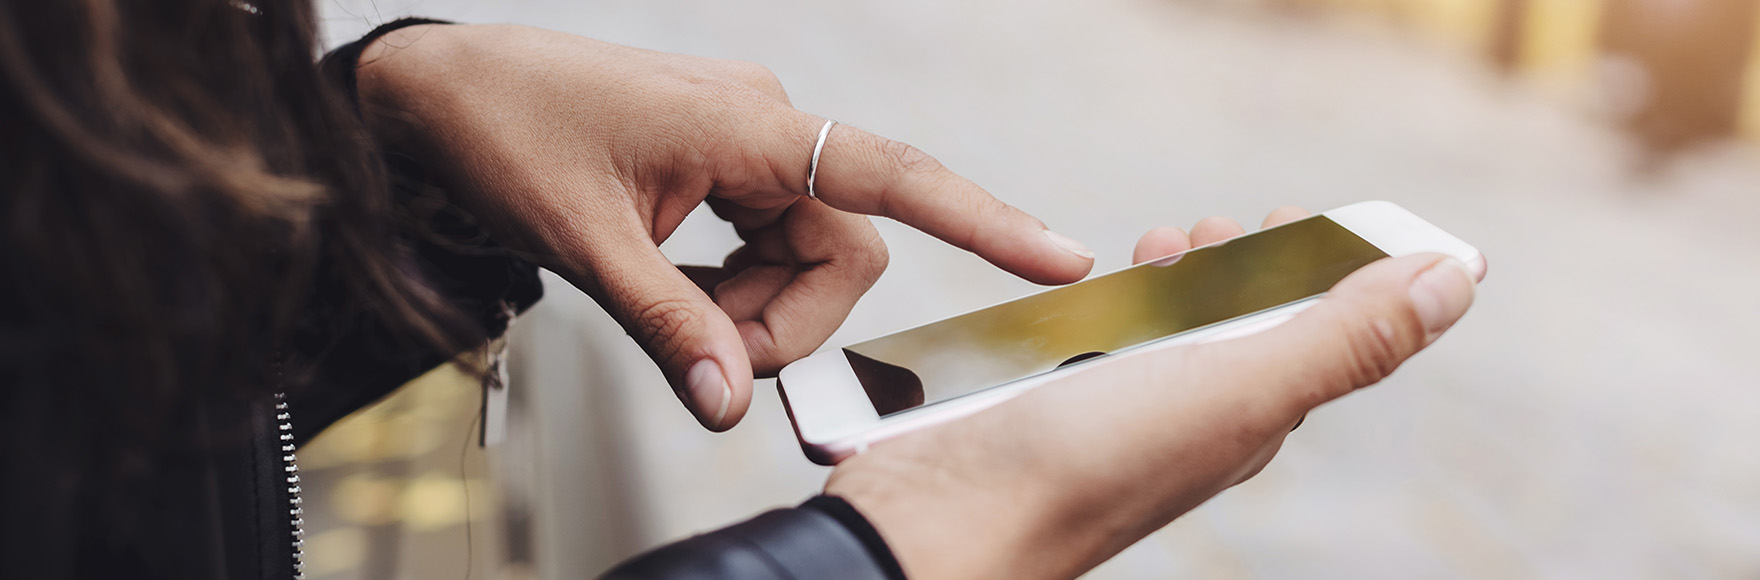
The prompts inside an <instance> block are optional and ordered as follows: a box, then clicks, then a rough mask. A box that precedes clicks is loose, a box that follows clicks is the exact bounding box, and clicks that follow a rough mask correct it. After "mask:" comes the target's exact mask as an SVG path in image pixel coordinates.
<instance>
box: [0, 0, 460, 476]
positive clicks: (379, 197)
mask: <svg viewBox="0 0 1760 580" xmlns="http://www.w3.org/2000/svg"><path fill="white" fill-rule="evenodd" d="M314 31H315V14H314V10H313V7H312V5H311V4H310V3H309V2H305V1H298V0H292V1H282V2H273V1H271V2H261V3H255V4H245V3H242V2H240V1H239V0H153V1H125V0H52V1H40V0H0V248H3V249H0V275H3V276H4V280H3V281H0V421H5V422H7V423H8V425H7V427H6V428H5V429H0V433H4V434H6V435H8V436H10V437H11V438H17V437H20V436H29V437H40V438H46V439H51V440H53V441H51V442H50V443H53V444H54V445H57V446H58V448H64V450H65V451H67V453H59V454H58V453H42V454H39V455H38V456H39V457H42V458H44V459H43V461H46V462H50V463H56V465H24V466H21V465H18V462H21V461H24V460H23V459H20V455H17V454H11V453H10V452H9V454H11V457H10V458H8V459H7V462H8V463H13V465H10V466H7V469H8V470H9V473H6V474H5V475H6V476H7V477H16V476H24V477H37V476H40V477H47V478H55V477H60V478H64V479H67V480H68V481H67V483H69V484H70V485H80V482H81V481H84V482H85V483H84V484H83V485H88V486H89V485H96V484H103V485H111V484H115V482H127V481H129V480H130V479H131V478H138V477H143V476H144V474H146V473H148V472H150V471H151V468H150V465H151V464H152V462H153V461H154V459H153V458H154V457H156V456H157V455H158V454H160V453H162V452H163V450H166V449H175V448H177V447H178V446H179V445H183V444H184V443H186V442H184V441H180V440H179V439H178V438H179V437H184V436H185V435H178V434H177V433H179V431H178V430H176V429H168V428H167V426H168V425H172V424H174V423H175V422H176V421H177V417H178V415H177V413H178V412H179V410H180V409H184V408H187V405H188V404H189V403H190V402H191V401H195V400H198V399H203V400H232V401H244V400H251V399H261V398H262V397H263V396H264V395H265V394H266V393H267V392H268V391H269V390H271V389H277V388H296V387H297V386H298V382H299V379H300V378H301V377H304V376H309V373H306V372H302V371H303V370H305V369H308V368H311V367H313V366H314V365H316V364H318V363H319V362H321V361H319V360H317V359H316V358H314V356H311V355H305V356H302V355H299V354H298V353H297V352H293V351H291V350H290V349H287V348H285V347H286V346H287V345H288V344H289V343H290V341H300V342H301V343H302V344H321V343H322V342H323V340H325V337H327V336H339V335H341V334H343V333H346V332H349V330H350V329H351V328H356V327H360V326H372V327H374V328H378V329H389V332H388V334H390V335H392V336H396V337H400V339H401V340H406V341H408V342H409V343H410V344H413V345H417V346H419V347H422V348H431V349H434V350H437V351H442V352H457V349H458V347H460V346H461V345H464V344H468V343H470V342H471V341H473V340H480V339H481V337H480V336H475V335H473V333H472V328H473V327H472V326H471V325H470V324H467V323H463V322H462V317H461V316H460V315H459V314H458V313H457V312H455V311H454V310H453V309H452V308H451V307H449V306H448V305H447V304H446V303H445V302H444V301H443V300H442V296H441V295H440V293H439V292H437V291H436V290H434V289H433V287H432V286H431V285H430V284H428V283H427V282H425V281H424V280H423V278H422V276H420V275H419V274H418V269H417V267H416V266H415V265H414V263H415V262H414V261H413V257H412V255H411V250H410V248H409V247H408V244H407V243H404V242H402V241H400V239H401V238H400V236H399V230H398V225H397V224H398V220H397V219H396V216H395V215H394V211H393V205H392V202H391V199H390V195H389V193H388V192H387V185H386V177H385V169H384V167H383V165H382V164H381V163H380V161H379V158H378V154H377V152H376V151H375V149H374V146H373V144H372V142H371V140H370V139H369V136H368V135H367V133H366V131H365V130H364V129H363V127H362V124H361V123H360V121H359V119H358V118H357V116H356V115H355V114H354V111H353V108H352V105H351V104H350V103H349V101H348V99H347V97H346V96H345V95H343V94H341V92H340V90H339V89H338V88H337V87H336V86H334V85H335V84H336V83H333V82H330V81H328V80H326V79H325V78H324V77H323V75H321V74H320V72H319V70H318V68H317V66H316V64H315V63H314V57H315V53H314V51H315V49H316V44H317V43H316V38H315V32H314ZM318 296H323V297H324V299H323V303H324V304H325V305H326V308H325V309H324V312H323V313H322V315H321V316H314V315H313V314H312V312H311V310H312V309H311V308H309V307H310V306H311V305H312V304H313V303H314V301H315V300H316V298H315V297H318ZM322 350H323V349H322V348H316V349H312V348H307V349H300V350H298V352H304V353H312V352H322ZM27 425H28V427H27ZM41 444H44V443H43V442H30V441H24V442H21V441H9V442H6V443H5V444H0V449H6V450H18V449H29V448H31V446H33V445H41ZM94 482H98V483H94ZM24 501H29V500H28V499H27V500H24Z"/></svg>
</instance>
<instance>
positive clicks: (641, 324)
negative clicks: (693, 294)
mask: <svg viewBox="0 0 1760 580" xmlns="http://www.w3.org/2000/svg"><path fill="white" fill-rule="evenodd" d="M701 320H702V315H701V314H700V313H698V312H697V311H696V309H695V308H692V307H691V304H690V302H689V301H687V300H683V299H677V298H674V299H666V300H659V301H656V302H653V303H650V304H648V305H647V306H643V307H642V308H641V309H640V310H638V311H636V313H635V316H634V317H632V319H631V322H632V324H633V325H634V326H635V327H636V332H637V333H638V336H639V337H640V338H642V339H643V342H645V343H646V344H644V345H643V347H644V348H646V349H648V354H649V355H651V356H653V357H654V358H655V359H656V360H662V359H665V358H670V357H671V356H672V355H674V354H676V352H677V350H678V349H679V348H680V347H681V346H682V345H679V344H677V342H678V340H679V339H680V338H681V337H683V336H684V335H685V333H687V332H690V329H692V328H695V327H697V326H699V324H700V322H701Z"/></svg>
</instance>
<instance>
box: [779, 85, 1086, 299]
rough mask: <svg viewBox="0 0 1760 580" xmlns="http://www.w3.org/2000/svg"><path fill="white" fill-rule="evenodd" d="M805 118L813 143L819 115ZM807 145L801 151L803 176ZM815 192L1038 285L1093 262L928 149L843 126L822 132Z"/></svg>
mask: <svg viewBox="0 0 1760 580" xmlns="http://www.w3.org/2000/svg"><path fill="white" fill-rule="evenodd" d="M802 117H803V123H802V124H801V130H802V131H803V133H804V134H806V135H808V137H809V140H814V139H815V138H816V137H817V136H818V134H819V130H820V128H822V127H823V125H824V120H823V119H820V118H818V117H814V116H812V115H804V114H803V115H802ZM811 148H812V147H811V146H810V145H809V146H808V147H807V148H805V149H806V150H805V151H801V153H804V154H805V156H803V157H802V160H803V161H804V163H802V164H801V170H802V174H803V176H804V174H805V170H806V169H807V165H808V164H810V163H811V159H810V155H811V154H812V151H811ZM801 183H803V184H804V183H805V180H804V177H803V179H802V181H801ZM814 190H815V193H816V194H817V195H818V196H819V199H820V200H822V201H824V202H825V203H826V204H827V205H830V206H831V207H834V208H837V209H840V210H843V211H849V212H856V213H864V214H869V215H880V216H886V217H889V218H892V219H895V220H898V221H900V222H903V223H904V224H906V225H909V226H911V227H914V228H917V229H918V230H922V231H923V232H924V233H927V234H929V235H932V236H935V237H937V238H940V239H941V240H942V241H944V242H947V243H949V244H953V245H955V246H958V247H960V248H963V249H965V250H967V251H970V252H972V253H974V254H977V255H978V256H980V257H982V258H984V259H985V260H988V261H989V262H990V263H992V264H995V265H996V266H997V267H1000V268H1002V269H1004V270H1007V271H1009V272H1012V273H1014V274H1015V275H1018V276H1020V277H1022V278H1026V279H1027V280H1030V281H1033V282H1037V283H1040V284H1063V283H1068V282H1074V281H1076V280H1080V279H1082V277H1083V276H1086V275H1087V274H1088V271H1089V270H1090V269H1092V268H1093V266H1094V252H1093V251H1091V250H1089V249H1088V248H1087V247H1086V246H1083V245H1082V244H1081V243H1079V242H1076V241H1075V240H1072V239H1070V238H1068V237H1065V236H1063V235H1061V234H1058V233H1056V232H1053V231H1051V230H1050V229H1049V228H1047V227H1045V223H1044V222H1041V221H1039V220H1038V219H1036V218H1034V217H1033V216H1030V215H1027V213H1026V212H1023V211H1021V210H1019V209H1016V208H1015V207H1014V206H1010V205H1008V204H1006V203H1003V202H1002V201H1001V200H998V199H996V197H995V196H992V195H990V192H988V191H984V188H981V187H978V185H977V184H975V183H972V182H971V180H969V179H966V178H964V177H961V176H959V175H958V174H956V173H954V172H952V171H949V170H948V169H947V168H946V167H945V166H943V165H941V162H939V161H936V160H935V158H934V157H930V156H929V155H928V154H927V153H924V152H922V151H921V150H919V149H917V148H915V147H912V146H910V145H906V144H904V143H900V142H898V141H893V140H891V139H887V138H884V137H880V136H878V135H874V134H872V133H869V132H867V131H863V130H861V129H857V128H855V127H851V126H848V125H844V124H841V123H840V124H837V125H835V126H833V127H832V129H831V132H830V134H828V135H827V136H826V139H825V146H824V148H823V150H822V152H821V155H820V158H819V165H818V174H817V177H816V178H815V183H814ZM803 193H804V189H803Z"/></svg>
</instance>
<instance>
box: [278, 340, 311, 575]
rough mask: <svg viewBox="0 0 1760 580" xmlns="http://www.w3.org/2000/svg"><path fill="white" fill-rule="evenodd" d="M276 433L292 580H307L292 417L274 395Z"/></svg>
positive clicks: (283, 400)
mask: <svg viewBox="0 0 1760 580" xmlns="http://www.w3.org/2000/svg"><path fill="white" fill-rule="evenodd" d="M277 367H279V365H277ZM279 370H280V369H279V368H277V372H276V375H277V378H279V375H280V372H279ZM275 430H276V433H277V438H278V440H279V441H280V444H281V472H282V473H285V474H287V517H288V520H289V521H288V524H289V528H290V529H291V530H292V531H291V532H290V536H291V537H290V538H289V539H290V540H291V542H289V545H290V546H291V547H292V548H293V550H292V554H293V562H292V564H293V578H294V580H305V577H306V559H305V558H306V552H305V546H306V539H305V536H306V529H305V523H306V521H305V518H304V517H303V516H304V514H305V509H304V508H302V507H300V504H302V503H304V500H303V499H301V497H300V492H301V491H302V490H301V489H300V487H299V458H298V457H295V456H294V452H293V414H292V413H290V412H289V411H288V409H287V394H286V393H279V392H278V393H275Z"/></svg>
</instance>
